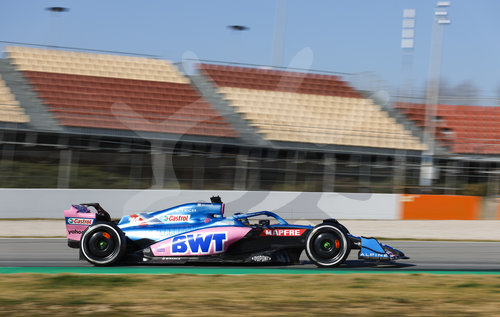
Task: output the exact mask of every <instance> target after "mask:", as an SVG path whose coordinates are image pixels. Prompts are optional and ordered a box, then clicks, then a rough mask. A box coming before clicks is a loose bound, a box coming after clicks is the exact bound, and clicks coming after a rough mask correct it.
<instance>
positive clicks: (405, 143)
mask: <svg viewBox="0 0 500 317" xmlns="http://www.w3.org/2000/svg"><path fill="white" fill-rule="evenodd" d="M200 68H201V71H202V72H203V73H204V74H205V75H206V76H207V77H209V79H210V80H212V81H213V82H214V84H215V85H217V86H218V89H219V92H220V93H222V94H224V95H225V98H226V99H227V100H229V101H230V104H231V105H232V106H234V107H235V108H236V111H237V112H239V113H241V114H243V117H244V118H245V119H247V120H249V122H250V124H251V125H253V126H255V127H257V128H258V130H259V132H260V133H261V134H263V135H264V137H265V139H267V140H274V141H287V142H303V143H316V144H318V143H320V144H321V143H323V144H337V145H348V146H366V147H378V148H390V149H408V150H422V149H423V148H424V145H423V144H422V143H421V142H420V141H419V140H418V139H417V138H416V137H414V136H412V135H411V133H410V132H409V131H407V130H405V129H404V127H403V126H401V125H400V124H398V123H397V122H396V121H395V119H394V118H391V117H389V116H388V114H387V113H386V112H384V111H382V110H381V109H380V108H379V107H378V106H376V105H374V103H373V101H372V100H371V99H366V98H363V97H362V96H361V95H360V94H359V93H358V92H356V91H355V90H354V89H353V88H351V87H349V85H348V84H347V83H346V82H344V81H342V80H340V79H339V78H338V77H337V76H329V75H318V74H306V73H295V72H283V71H275V70H260V69H256V68H244V67H232V66H223V65H207V64H203V65H201V67H200Z"/></svg>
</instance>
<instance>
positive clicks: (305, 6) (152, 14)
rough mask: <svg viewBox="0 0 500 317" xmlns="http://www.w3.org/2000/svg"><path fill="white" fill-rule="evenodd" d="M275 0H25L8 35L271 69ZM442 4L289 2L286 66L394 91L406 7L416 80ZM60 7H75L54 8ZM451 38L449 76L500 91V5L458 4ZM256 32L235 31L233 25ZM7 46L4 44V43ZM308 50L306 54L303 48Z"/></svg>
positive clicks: (4, 26)
mask: <svg viewBox="0 0 500 317" xmlns="http://www.w3.org/2000/svg"><path fill="white" fill-rule="evenodd" d="M276 3H277V2H276V1H271V0H267V1H262V0H254V1H235V0H233V1H229V0H224V1H223V0H214V1H190V0H185V1H161V0H156V1H153V0H142V1H137V0H120V1H117V0H107V1H102V0H99V1H97V0H86V1H76V0H59V1H55V0H52V1H44V0H16V1H2V2H1V4H0V41H13V42H25V43H38V44H50V45H60V46H69V47H80V48H89V49H101V50H112V51H125V52H135V53H144V54H151V55H157V56H161V57H163V58H166V59H169V60H172V61H174V62H178V61H181V60H182V58H183V56H184V57H185V56H191V57H194V56H196V57H198V58H200V59H204V60H217V61H230V62H241V63H249V64H259V65H270V64H271V63H272V47H273V35H274V24H275V13H276ZM435 4H436V1H429V0H413V1H410V0H379V1H373V0H358V1H356V0H351V1H347V0H346V1H339V0H330V1H326V0H325V1H322V0H317V1H295V0H289V1H288V2H287V5H286V9H287V11H286V12H287V14H286V18H287V20H286V22H287V23H286V32H285V47H284V59H283V61H284V62H283V66H289V65H294V66H302V67H306V68H310V69H317V70H324V71H332V72H346V73H359V72H375V73H376V74H377V76H378V77H379V78H381V79H382V80H384V81H386V82H387V83H389V84H390V85H391V87H392V88H393V89H395V88H396V87H398V86H399V83H400V82H401V78H402V75H401V74H402V70H401V69H402V55H403V54H402V49H401V48H400V41H401V26H402V14H403V9H416V29H415V50H414V55H413V75H412V77H413V78H414V86H415V88H417V89H422V88H423V87H424V84H425V81H426V80H427V78H428V76H429V55H430V50H431V49H430V43H431V28H432V19H433V13H434V7H435ZM51 6H63V7H68V8H70V11H69V12H65V13H61V14H55V13H51V12H48V11H47V10H45V8H47V7H51ZM448 12H449V17H450V18H451V20H452V24H451V25H449V26H446V28H445V30H444V41H443V62H442V70H441V73H442V77H443V78H444V79H445V80H446V82H447V83H448V84H449V85H450V86H456V85H458V84H460V83H463V82H465V81H469V82H472V83H473V84H474V85H475V86H476V87H477V88H478V89H479V93H480V95H481V96H483V97H495V96H497V88H498V87H500V78H499V76H498V75H497V74H499V73H500V58H499V57H500V37H499V34H500V19H498V17H497V16H498V14H499V13H500V1H498V0H480V1H472V0H454V1H452V5H451V7H450V8H449V9H448ZM233 24H238V25H245V26H248V27H249V28H250V29H249V30H248V31H244V32H235V31H231V30H230V29H228V28H227V26H228V25H233ZM3 46H4V44H3V43H0V48H3ZM304 52H305V53H304Z"/></svg>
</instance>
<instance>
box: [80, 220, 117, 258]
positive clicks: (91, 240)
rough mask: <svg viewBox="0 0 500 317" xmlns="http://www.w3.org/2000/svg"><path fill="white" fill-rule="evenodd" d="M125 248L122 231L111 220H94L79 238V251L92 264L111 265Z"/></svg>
mask: <svg viewBox="0 0 500 317" xmlns="http://www.w3.org/2000/svg"><path fill="white" fill-rule="evenodd" d="M125 248H126V239H125V235H124V234H123V232H122V231H121V230H120V228H118V226H116V225H115V224H114V223H111V222H96V223H95V224H93V225H92V226H90V227H88V228H87V229H86V230H85V231H84V232H83V234H82V238H81V239H80V252H81V254H82V255H83V257H84V258H85V259H86V260H87V261H89V262H90V263H92V264H94V265H99V266H103V265H111V264H113V263H116V262H117V261H119V260H120V259H121V258H122V257H123V255H124V253H125Z"/></svg>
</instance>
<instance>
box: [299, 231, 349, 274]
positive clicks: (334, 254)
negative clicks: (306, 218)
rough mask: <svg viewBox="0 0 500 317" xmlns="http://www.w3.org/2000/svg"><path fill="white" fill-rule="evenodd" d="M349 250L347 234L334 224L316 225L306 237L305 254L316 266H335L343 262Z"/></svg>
mask: <svg viewBox="0 0 500 317" xmlns="http://www.w3.org/2000/svg"><path fill="white" fill-rule="evenodd" d="M349 251H350V247H349V241H348V240H347V235H346V234H345V233H344V232H343V231H341V230H340V229H339V228H337V227H335V226H331V225H322V226H319V227H316V228H314V229H313V230H312V231H311V232H310V234H309V237H308V238H307V242H306V254H307V256H308V257H309V259H311V260H312V261H313V262H314V263H315V264H316V265H318V266H325V267H332V266H337V265H339V264H341V263H343V262H344V260H345V259H346V257H347V256H348V254H349Z"/></svg>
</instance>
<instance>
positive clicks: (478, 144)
mask: <svg viewBox="0 0 500 317" xmlns="http://www.w3.org/2000/svg"><path fill="white" fill-rule="evenodd" d="M395 107H396V108H397V109H399V110H400V111H401V112H402V113H403V114H405V115H406V116H407V118H408V119H409V120H412V121H414V122H415V124H416V125H417V126H419V127H424V125H425V117H426V105H425V104H415V103H396V104H395ZM435 120H436V131H435V138H436V139H437V140H438V141H439V142H440V143H441V145H442V146H445V147H447V148H448V150H449V151H450V152H451V153H456V154H500V108H498V107H485V106H463V105H461V106H455V105H438V106H437V112H436V118H435Z"/></svg>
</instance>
